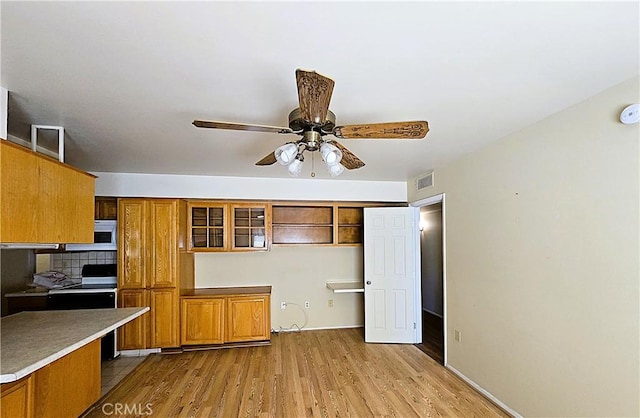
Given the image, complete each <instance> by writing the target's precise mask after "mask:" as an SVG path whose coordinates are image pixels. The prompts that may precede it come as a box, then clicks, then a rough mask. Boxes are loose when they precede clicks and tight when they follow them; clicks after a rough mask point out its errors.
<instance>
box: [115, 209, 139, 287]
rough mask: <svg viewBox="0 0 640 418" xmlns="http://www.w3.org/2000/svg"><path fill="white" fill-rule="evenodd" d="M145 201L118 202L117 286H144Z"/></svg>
mask: <svg viewBox="0 0 640 418" xmlns="http://www.w3.org/2000/svg"><path fill="white" fill-rule="evenodd" d="M144 209H145V202H144V200H142V199H122V200H120V202H119V204H118V219H119V220H118V287H119V288H120V289H137V288H144V287H145V285H146V281H145V269H144V267H145V260H146V254H145V235H146V231H145V229H146V228H145V210H144Z"/></svg>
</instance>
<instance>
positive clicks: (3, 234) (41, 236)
mask: <svg viewBox="0 0 640 418" xmlns="http://www.w3.org/2000/svg"><path fill="white" fill-rule="evenodd" d="M0 161H1V162H2V164H1V168H0V200H1V201H2V207H1V208H0V242H2V243H56V244H64V243H89V242H93V218H94V193H95V176H93V175H91V174H89V173H85V172H83V171H80V170H78V169H76V168H73V167H71V166H69V165H67V164H63V163H61V162H59V161H57V160H54V159H51V158H49V157H47V156H44V155H42V154H38V153H35V152H33V151H31V150H29V149H27V148H25V147H22V146H19V145H16V144H13V143H10V142H8V141H6V140H2V139H0Z"/></svg>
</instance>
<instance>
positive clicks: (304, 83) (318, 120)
mask: <svg viewBox="0 0 640 418" xmlns="http://www.w3.org/2000/svg"><path fill="white" fill-rule="evenodd" d="M296 83H297V85H298V103H299V104H300V112H301V113H302V117H303V118H304V120H306V121H308V122H311V123H313V124H315V125H317V126H320V125H324V123H325V122H326V120H327V111H328V110H329V102H330V101H331V94H332V93H333V86H334V84H335V82H334V81H333V80H332V79H330V78H328V77H325V76H323V75H320V74H318V73H316V72H315V71H304V70H300V69H298V70H296Z"/></svg>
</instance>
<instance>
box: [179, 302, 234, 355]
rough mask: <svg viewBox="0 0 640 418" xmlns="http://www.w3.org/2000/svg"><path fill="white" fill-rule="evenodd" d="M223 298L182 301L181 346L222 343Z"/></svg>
mask: <svg viewBox="0 0 640 418" xmlns="http://www.w3.org/2000/svg"><path fill="white" fill-rule="evenodd" d="M224 305H225V303H224V298H206V299H204V298H203V299H183V300H182V312H181V314H182V316H181V318H182V319H181V321H182V324H181V327H180V328H181V334H182V344H183V345H190V344H222V343H224Z"/></svg>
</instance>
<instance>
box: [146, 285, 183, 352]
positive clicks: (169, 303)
mask: <svg viewBox="0 0 640 418" xmlns="http://www.w3.org/2000/svg"><path fill="white" fill-rule="evenodd" d="M149 296H150V298H151V332H150V344H149V347H150V348H169V347H177V346H179V345H180V343H179V335H178V317H179V314H178V309H179V306H178V299H177V298H178V293H177V290H176V289H162V290H150V291H149Z"/></svg>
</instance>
